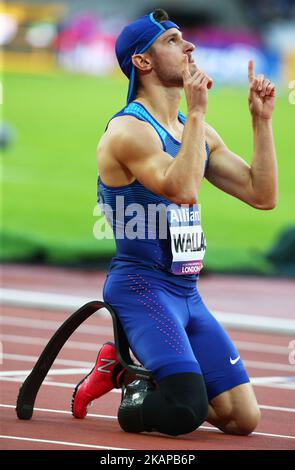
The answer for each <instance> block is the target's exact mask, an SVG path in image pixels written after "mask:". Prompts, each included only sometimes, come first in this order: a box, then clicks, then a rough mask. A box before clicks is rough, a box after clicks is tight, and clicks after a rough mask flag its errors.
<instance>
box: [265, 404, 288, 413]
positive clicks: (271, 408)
mask: <svg viewBox="0 0 295 470" xmlns="http://www.w3.org/2000/svg"><path fill="white" fill-rule="evenodd" d="M258 406H259V408H260V409H261V410H270V411H281V412H283V413H295V408H285V407H283V406H270V405H258Z"/></svg>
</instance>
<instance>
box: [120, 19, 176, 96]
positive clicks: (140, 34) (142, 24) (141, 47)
mask: <svg viewBox="0 0 295 470" xmlns="http://www.w3.org/2000/svg"><path fill="white" fill-rule="evenodd" d="M170 28H177V29H179V27H178V26H177V25H176V24H175V23H173V22H172V21H169V20H167V21H163V22H162V23H159V22H158V21H157V20H155V18H154V16H153V13H150V14H149V15H145V16H142V17H141V18H138V20H135V21H134V22H133V23H131V24H129V25H128V26H126V27H125V28H124V29H123V31H122V32H121V34H120V36H119V37H118V39H117V41H116V46H115V51H116V56H117V59H118V62H119V65H120V67H121V70H122V72H123V73H124V74H125V75H126V77H128V78H129V88H128V95H127V104H128V103H130V101H133V100H134V98H135V96H134V79H135V68H134V65H133V64H132V56H133V54H142V53H143V52H144V51H146V50H147V49H148V48H149V47H150V45H151V44H152V43H153V42H154V41H155V40H156V39H157V38H158V37H159V36H161V34H163V33H165V31H167V29H170Z"/></svg>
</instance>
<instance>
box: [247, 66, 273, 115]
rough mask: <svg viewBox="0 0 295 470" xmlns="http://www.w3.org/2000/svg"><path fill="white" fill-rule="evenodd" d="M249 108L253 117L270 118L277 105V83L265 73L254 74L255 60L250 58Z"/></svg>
mask: <svg viewBox="0 0 295 470" xmlns="http://www.w3.org/2000/svg"><path fill="white" fill-rule="evenodd" d="M248 80H249V96H248V102H249V109H250V112H251V114H252V116H253V117H260V118H263V119H270V118H271V115H272V112H273V110H274V105H275V85H274V83H271V82H270V81H269V80H267V79H265V78H264V75H262V74H261V75H257V77H255V75H254V62H253V60H249V64H248Z"/></svg>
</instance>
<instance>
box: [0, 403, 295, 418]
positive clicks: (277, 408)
mask: <svg viewBox="0 0 295 470" xmlns="http://www.w3.org/2000/svg"><path fill="white" fill-rule="evenodd" d="M258 406H259V408H261V409H262V410H269V411H280V412H283V413H295V409H294V408H284V407H282V406H270V405H258ZM0 408H13V409H15V405H4V404H0ZM34 411H42V412H44V413H61V414H67V415H71V414H72V413H71V411H65V410H54V409H49V408H35V407H34ZM87 416H90V417H93V418H106V419H117V418H116V416H108V415H100V414H93V413H87Z"/></svg>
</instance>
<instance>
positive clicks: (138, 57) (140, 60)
mask: <svg viewBox="0 0 295 470" xmlns="http://www.w3.org/2000/svg"><path fill="white" fill-rule="evenodd" d="M132 63H133V65H134V66H135V67H136V68H137V69H139V70H140V71H141V72H149V71H150V70H151V69H152V60H151V58H150V57H149V56H148V55H147V54H134V55H133V56H132Z"/></svg>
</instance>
